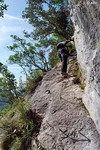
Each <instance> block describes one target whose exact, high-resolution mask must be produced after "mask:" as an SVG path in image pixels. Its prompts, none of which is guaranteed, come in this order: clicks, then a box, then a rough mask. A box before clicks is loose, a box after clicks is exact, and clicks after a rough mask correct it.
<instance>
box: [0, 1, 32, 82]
mask: <svg viewBox="0 0 100 150" xmlns="http://www.w3.org/2000/svg"><path fill="white" fill-rule="evenodd" d="M5 3H6V4H7V5H8V9H7V11H5V12H4V14H5V15H4V18H0V62H2V63H3V64H5V65H7V66H8V69H9V70H10V71H11V72H12V73H13V74H14V75H15V77H16V79H17V81H18V80H19V77H20V76H22V80H23V81H24V80H25V76H24V75H23V74H22V73H20V72H21V71H22V70H21V68H20V67H19V66H18V65H10V64H8V61H7V59H8V58H9V56H10V55H11V54H12V53H11V52H10V51H9V50H8V49H7V46H10V45H12V44H13V40H12V38H11V37H10V35H17V36H19V37H21V38H23V30H26V31H28V32H30V31H32V26H31V25H29V24H28V22H27V21H25V20H24V19H22V11H23V10H24V8H25V7H26V1H25V0H5Z"/></svg>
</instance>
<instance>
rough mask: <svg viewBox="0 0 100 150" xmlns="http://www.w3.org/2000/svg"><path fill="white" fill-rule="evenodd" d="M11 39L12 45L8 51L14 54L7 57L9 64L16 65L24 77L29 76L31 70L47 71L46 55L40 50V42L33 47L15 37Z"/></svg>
mask: <svg viewBox="0 0 100 150" xmlns="http://www.w3.org/2000/svg"><path fill="white" fill-rule="evenodd" d="M11 37H12V38H13V40H14V44H13V45H12V46H8V49H9V50H10V51H13V52H14V54H13V55H11V56H10V57H9V62H10V63H11V64H18V65H19V66H20V67H21V68H22V69H23V72H24V74H25V75H26V76H30V75H31V72H32V71H33V69H38V70H40V71H43V72H44V71H45V72H46V71H48V69H49V66H48V63H47V58H46V53H45V52H44V50H43V49H42V47H43V45H42V43H41V42H40V43H36V44H34V45H33V44H32V43H30V42H26V40H25V39H21V38H19V37H17V36H16V35H13V36H11Z"/></svg>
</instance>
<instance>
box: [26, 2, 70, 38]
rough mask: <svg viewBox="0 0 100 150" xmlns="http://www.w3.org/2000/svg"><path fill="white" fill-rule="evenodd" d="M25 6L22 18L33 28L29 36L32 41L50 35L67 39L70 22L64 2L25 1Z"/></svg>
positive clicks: (66, 4)
mask: <svg viewBox="0 0 100 150" xmlns="http://www.w3.org/2000/svg"><path fill="white" fill-rule="evenodd" d="M27 4H28V6H27V7H26V8H25V11H24V12H23V17H24V18H27V19H28V21H29V23H30V24H31V25H32V26H33V28H34V31H33V32H32V33H31V35H32V37H33V38H34V39H39V40H40V39H41V38H42V39H43V38H44V39H45V37H47V36H50V35H51V34H52V33H56V34H58V35H60V36H61V37H64V38H66V39H67V38H68V35H67V30H69V29H68V26H69V22H70V21H71V20H69V14H70V13H69V8H68V7H67V6H68V3H67V1H66V0H48V1H46V0H42V1H40V0H38V1H37V0H34V1H33V0H27ZM58 6H59V7H58ZM69 36H71V35H69Z"/></svg>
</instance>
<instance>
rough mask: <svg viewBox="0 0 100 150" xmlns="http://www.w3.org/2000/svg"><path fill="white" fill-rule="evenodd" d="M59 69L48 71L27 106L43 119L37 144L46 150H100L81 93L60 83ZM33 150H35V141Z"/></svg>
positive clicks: (64, 81)
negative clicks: (30, 105)
mask: <svg viewBox="0 0 100 150" xmlns="http://www.w3.org/2000/svg"><path fill="white" fill-rule="evenodd" d="M60 67H61V66H59V67H57V68H55V69H53V70H51V71H49V72H48V73H47V74H46V75H45V77H44V78H43V80H42V84H41V85H40V86H39V87H38V88H37V89H36V92H35V93H34V95H33V96H32V98H31V100H30V102H31V104H32V109H36V111H37V113H39V114H40V115H42V116H43V117H44V118H43V122H42V124H41V129H40V133H39V135H38V140H39V141H40V143H41V144H42V146H43V147H44V148H45V149H46V150H100V136H99V134H98V132H97V130H96V127H95V124H94V123H93V121H92V119H91V118H90V116H89V114H88V112H87V110H86V108H85V107H84V105H83V103H82V95H83V91H82V90H81V89H80V88H79V86H78V85H77V84H74V83H73V79H74V78H75V77H69V78H66V79H63V78H62V77H61V75H60ZM32 150H37V147H36V145H35V144H34V140H33V142H32Z"/></svg>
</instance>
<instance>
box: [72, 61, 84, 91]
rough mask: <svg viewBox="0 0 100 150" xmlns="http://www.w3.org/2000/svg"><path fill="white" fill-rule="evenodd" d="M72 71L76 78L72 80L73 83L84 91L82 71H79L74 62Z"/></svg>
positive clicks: (76, 63)
mask: <svg viewBox="0 0 100 150" xmlns="http://www.w3.org/2000/svg"><path fill="white" fill-rule="evenodd" d="M74 71H75V73H76V77H75V79H74V80H73V82H74V83H75V84H79V87H80V88H81V89H84V88H85V87H86V83H85V79H84V78H83V76H82V71H81V70H80V68H79V66H78V62H77V61H76V60H75V62H74Z"/></svg>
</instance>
